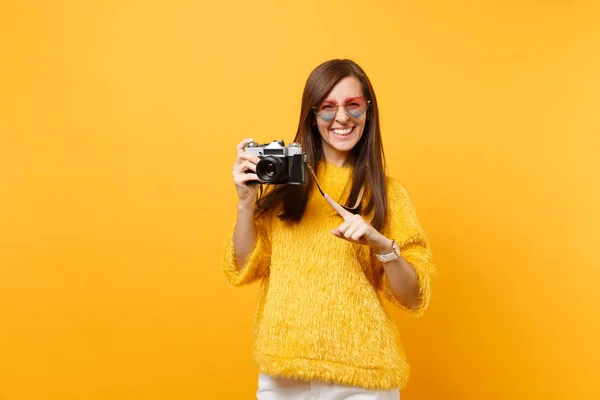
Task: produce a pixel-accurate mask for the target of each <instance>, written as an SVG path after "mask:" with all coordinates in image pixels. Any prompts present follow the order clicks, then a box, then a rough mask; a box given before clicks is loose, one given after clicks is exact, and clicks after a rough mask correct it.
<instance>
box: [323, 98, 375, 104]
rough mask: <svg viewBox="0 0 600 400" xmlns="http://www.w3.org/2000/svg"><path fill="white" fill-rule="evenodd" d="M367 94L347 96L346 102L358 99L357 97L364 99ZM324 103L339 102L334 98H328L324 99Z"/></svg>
mask: <svg viewBox="0 0 600 400" xmlns="http://www.w3.org/2000/svg"><path fill="white" fill-rule="evenodd" d="M364 98H365V96H354V97H346V98H345V99H344V104H346V103H348V102H349V101H352V100H356V99H364ZM323 103H331V104H338V102H337V101H335V100H333V99H327V100H323Z"/></svg>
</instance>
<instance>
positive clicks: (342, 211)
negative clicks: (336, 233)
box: [325, 193, 353, 221]
mask: <svg viewBox="0 0 600 400" xmlns="http://www.w3.org/2000/svg"><path fill="white" fill-rule="evenodd" d="M325 200H327V202H328V203H329V205H330V206H331V207H332V208H333V209H334V210H335V211H336V212H337V213H338V214H339V215H340V216H341V217H342V218H344V221H346V220H347V219H348V218H350V217H351V216H352V215H353V214H352V213H351V212H350V211H348V210H345V209H344V207H342V206H341V205H339V204H338V203H336V202H335V201H334V200H333V199H332V198H331V197H329V195H328V194H327V193H325Z"/></svg>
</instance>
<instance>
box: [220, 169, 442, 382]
mask: <svg viewBox="0 0 600 400" xmlns="http://www.w3.org/2000/svg"><path fill="white" fill-rule="evenodd" d="M350 176H351V169H350V168H340V167H336V166H333V165H331V164H325V163H322V164H321V165H320V166H319V168H318V169H317V177H318V179H319V183H322V186H323V190H324V191H325V192H326V193H328V194H329V195H330V196H331V197H332V198H333V199H334V200H336V201H338V202H340V201H343V200H344V199H343V196H344V195H345V194H346V193H347V188H348V187H349V185H347V184H348V181H349V179H350ZM341 204H343V203H341ZM388 204H389V211H390V213H389V220H388V224H387V226H386V228H385V229H384V230H383V231H382V234H384V235H385V236H386V237H388V238H390V239H392V238H393V239H395V240H396V242H397V243H398V245H399V246H400V249H401V254H402V256H403V257H404V258H405V259H406V260H407V261H408V262H410V263H411V264H412V265H413V266H414V267H415V269H416V271H417V276H418V279H419V285H420V290H421V291H420V297H421V303H420V306H419V307H418V308H417V309H414V310H409V309H407V308H406V307H404V306H403V305H402V304H401V303H400V302H399V301H398V300H396V299H395V297H394V296H393V294H392V292H391V290H390V288H389V286H388V282H387V279H386V276H385V273H384V272H383V267H382V265H381V263H380V262H379V261H378V260H377V259H376V258H375V257H374V256H373V252H372V251H371V250H370V249H369V248H368V247H367V246H364V245H358V244H353V243H350V242H348V241H346V240H343V239H340V238H337V237H335V236H333V234H332V233H331V230H332V229H333V228H335V227H337V226H339V225H340V224H341V223H342V219H341V217H339V216H338V215H337V214H336V213H335V211H334V210H333V209H332V208H331V207H330V206H329V204H328V203H327V202H326V200H325V199H324V198H323V197H322V196H321V195H320V193H319V192H318V191H317V190H312V191H311V195H310V198H309V201H308V205H307V208H306V211H305V214H304V216H303V218H302V220H301V221H300V222H299V223H290V222H282V221H280V220H279V219H278V218H277V216H276V215H275V213H274V212H271V213H267V214H264V215H263V216H261V217H260V218H259V219H257V220H256V222H255V225H256V230H257V241H256V245H255V247H254V250H253V252H252V253H251V254H250V256H249V257H248V258H247V261H246V265H245V266H244V267H243V268H242V270H241V272H240V268H239V267H238V265H237V264H236V259H235V253H234V250H233V244H232V237H233V233H232V234H231V235H230V236H229V239H228V241H227V244H226V248H225V251H224V272H225V275H226V277H227V279H228V280H229V282H230V283H231V284H232V285H234V286H239V285H244V284H248V283H251V282H254V281H260V282H261V283H260V290H259V294H258V304H257V307H256V313H255V331H254V336H255V345H254V361H255V362H256V363H257V364H258V366H259V368H260V370H261V372H263V373H265V374H268V375H272V376H283V377H288V378H295V379H300V380H321V381H327V382H334V383H338V384H343V385H352V386H359V387H363V388H368V389H392V388H396V387H399V388H401V389H402V388H403V387H404V385H405V383H406V381H407V379H408V373H409V366H408V364H407V362H406V359H405V356H404V352H403V350H402V346H401V345H400V341H399V335H398V331H397V329H396V326H395V324H394V322H393V321H392V320H391V319H390V318H389V316H388V315H387V314H386V311H385V309H384V307H383V305H382V302H381V297H380V294H381V295H383V296H384V297H386V298H387V299H388V300H390V301H391V302H393V303H394V304H396V305H397V306H399V307H402V308H404V309H405V310H406V311H407V312H409V313H411V314H415V315H420V314H421V313H423V311H424V310H425V309H426V308H427V305H428V303H429V297H430V287H431V280H432V277H433V275H434V273H435V268H434V267H433V265H432V263H431V253H430V250H429V247H428V244H427V238H426V236H425V234H424V232H423V230H422V229H421V227H420V225H419V222H418V220H417V218H416V214H415V210H414V208H413V206H412V204H411V201H410V197H409V194H408V193H407V191H406V189H405V188H404V187H403V186H402V185H401V184H399V183H398V182H396V181H395V180H393V179H389V178H388Z"/></svg>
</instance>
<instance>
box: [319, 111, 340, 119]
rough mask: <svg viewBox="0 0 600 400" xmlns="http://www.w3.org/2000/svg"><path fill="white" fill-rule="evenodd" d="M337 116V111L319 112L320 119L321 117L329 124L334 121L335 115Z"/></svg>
mask: <svg viewBox="0 0 600 400" xmlns="http://www.w3.org/2000/svg"><path fill="white" fill-rule="evenodd" d="M336 114H337V111H321V112H319V114H318V115H319V117H321V119H322V120H323V121H325V122H329V121H331V120H332V119H334V118H335V115H336Z"/></svg>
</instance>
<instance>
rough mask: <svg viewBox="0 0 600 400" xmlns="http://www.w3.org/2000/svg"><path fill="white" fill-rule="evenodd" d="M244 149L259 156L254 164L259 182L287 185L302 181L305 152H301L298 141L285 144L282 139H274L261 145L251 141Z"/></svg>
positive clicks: (298, 183) (300, 183)
mask: <svg viewBox="0 0 600 400" xmlns="http://www.w3.org/2000/svg"><path fill="white" fill-rule="evenodd" d="M245 151H246V153H248V154H252V155H254V156H257V157H258V158H260V160H259V161H258V163H257V164H256V175H257V176H258V179H260V180H261V183H266V184H289V185H302V184H303V183H304V163H305V161H306V154H304V153H303V152H302V146H300V144H299V143H290V145H289V146H286V145H285V143H284V141H283V140H274V141H272V142H271V143H269V144H262V145H261V144H258V143H255V142H251V143H249V144H247V145H246V148H245ZM255 182H256V181H255Z"/></svg>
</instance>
